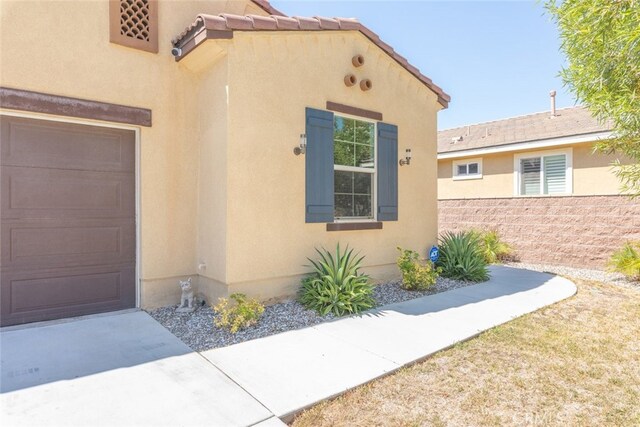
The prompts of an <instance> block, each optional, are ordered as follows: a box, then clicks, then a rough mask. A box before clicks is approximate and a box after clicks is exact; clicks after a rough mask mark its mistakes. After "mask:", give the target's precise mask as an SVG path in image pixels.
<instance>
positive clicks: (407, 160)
mask: <svg viewBox="0 0 640 427" xmlns="http://www.w3.org/2000/svg"><path fill="white" fill-rule="evenodd" d="M410 164H411V148H407V150H406V151H405V156H404V159H400V166H404V165H407V166H409V165H410Z"/></svg>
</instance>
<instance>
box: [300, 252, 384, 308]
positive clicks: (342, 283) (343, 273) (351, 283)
mask: <svg viewBox="0 0 640 427" xmlns="http://www.w3.org/2000/svg"><path fill="white" fill-rule="evenodd" d="M316 252H318V255H320V259H319V260H317V261H314V260H312V259H310V258H307V259H308V260H309V262H311V265H310V267H312V268H313V270H314V271H313V273H311V275H310V276H308V277H306V278H305V279H303V280H302V288H301V289H300V293H299V297H298V300H299V301H300V303H301V304H302V305H304V306H305V307H306V308H308V309H311V310H315V311H317V312H318V313H319V314H321V315H323V316H324V315H326V314H329V313H333V314H335V315H336V316H342V315H345V314H354V313H359V312H361V311H363V310H368V309H370V308H372V307H373V306H374V304H375V301H374V299H373V287H372V285H371V284H370V283H369V276H367V275H364V274H360V273H359V269H360V265H361V263H362V260H363V259H364V256H361V257H359V258H358V257H357V256H355V255H354V254H353V249H349V247H347V249H346V250H345V251H344V252H341V251H340V245H339V244H338V245H337V247H336V252H335V254H333V253H331V252H329V251H328V250H326V249H324V248H323V249H322V250H319V249H316Z"/></svg>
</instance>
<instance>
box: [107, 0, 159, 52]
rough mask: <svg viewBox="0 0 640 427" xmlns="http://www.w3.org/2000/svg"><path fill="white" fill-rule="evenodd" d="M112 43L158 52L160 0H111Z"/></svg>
mask: <svg viewBox="0 0 640 427" xmlns="http://www.w3.org/2000/svg"><path fill="white" fill-rule="evenodd" d="M109 35H110V41H111V43H116V44H119V45H122V46H127V47H132V48H134V49H140V50H145V51H147V52H152V53H157V52H158V1H157V0H110V1H109Z"/></svg>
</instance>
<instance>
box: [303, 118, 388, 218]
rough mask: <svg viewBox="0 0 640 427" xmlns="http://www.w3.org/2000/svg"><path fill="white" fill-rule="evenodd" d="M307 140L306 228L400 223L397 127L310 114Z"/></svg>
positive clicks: (307, 121) (307, 120)
mask: <svg viewBox="0 0 640 427" xmlns="http://www.w3.org/2000/svg"><path fill="white" fill-rule="evenodd" d="M306 135H307V150H306V160H305V162H306V215H305V218H306V222H308V223H315V222H325V223H333V222H342V221H351V222H352V221H354V220H356V221H357V220H365V221H367V220H368V221H371V220H378V221H397V219H398V128H397V127H396V126H394V125H390V124H386V123H381V122H373V121H366V120H359V119H353V118H349V117H342V116H336V115H334V114H333V113H331V112H328V111H324V110H316V109H313V108H307V109H306ZM376 228H380V227H376Z"/></svg>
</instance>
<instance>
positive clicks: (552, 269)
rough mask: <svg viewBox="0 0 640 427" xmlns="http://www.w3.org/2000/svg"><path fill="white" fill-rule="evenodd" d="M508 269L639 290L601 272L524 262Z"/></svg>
mask: <svg viewBox="0 0 640 427" xmlns="http://www.w3.org/2000/svg"><path fill="white" fill-rule="evenodd" d="M505 265H506V266H508V267H514V268H525V269H527V270H534V271H542V272H545V273H547V272H548V273H553V274H557V275H560V276H567V277H575V278H577V279H582V280H593V281H596V282H603V283H609V284H611V285H618V286H624V287H628V288H635V289H639V290H640V283H638V282H632V281H629V280H627V279H626V278H625V277H624V276H623V275H622V274H620V273H609V272H606V271H602V270H588V269H586V268H573V267H563V266H560V265H545V264H527V263H524V262H512V263H507V264H505Z"/></svg>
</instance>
